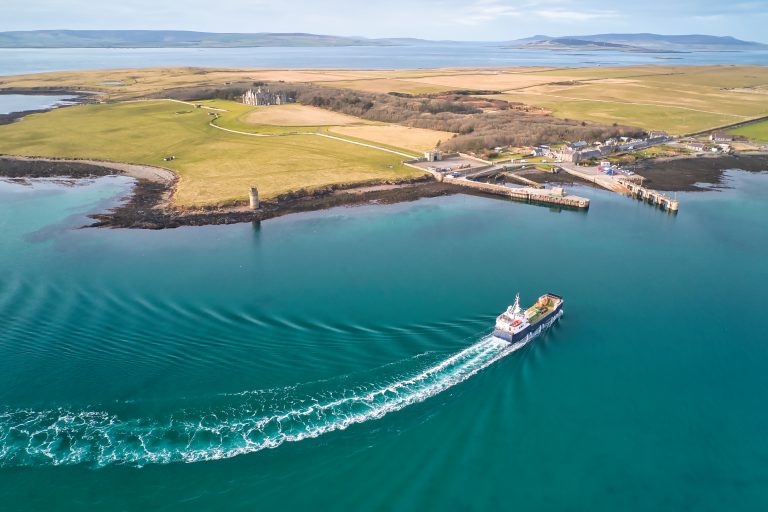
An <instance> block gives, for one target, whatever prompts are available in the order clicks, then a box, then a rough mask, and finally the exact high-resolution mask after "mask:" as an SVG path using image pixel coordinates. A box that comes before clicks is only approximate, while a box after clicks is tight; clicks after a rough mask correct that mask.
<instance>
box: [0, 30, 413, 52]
mask: <svg viewBox="0 0 768 512" xmlns="http://www.w3.org/2000/svg"><path fill="white" fill-rule="evenodd" d="M399 44H404V43H403V42H399V40H396V39H391V40H390V39H367V38H364V37H341V36H327V35H318V34H304V33H256V34H245V33H231V34H225V33H212V32H191V31H183V30H32V31H15V32H0V48H237V47H254V46H392V45H399Z"/></svg>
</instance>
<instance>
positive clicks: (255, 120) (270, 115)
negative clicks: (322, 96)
mask: <svg viewBox="0 0 768 512" xmlns="http://www.w3.org/2000/svg"><path fill="white" fill-rule="evenodd" d="M243 120H244V122H246V123H248V124H256V125H265V124H268V125H277V126H347V125H354V124H369V122H368V121H366V120H365V119H361V118H359V117H354V116H348V115H345V114H339V113H337V112H332V111H330V110H325V109H322V108H319V107H312V106H308V105H299V104H295V103H294V104H288V105H273V106H271V107H256V108H254V109H253V110H251V111H250V112H248V114H246V116H245V118H244V119H243Z"/></svg>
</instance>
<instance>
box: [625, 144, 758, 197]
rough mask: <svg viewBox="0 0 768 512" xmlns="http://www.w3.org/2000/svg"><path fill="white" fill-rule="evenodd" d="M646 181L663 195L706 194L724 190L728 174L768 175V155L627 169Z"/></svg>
mask: <svg viewBox="0 0 768 512" xmlns="http://www.w3.org/2000/svg"><path fill="white" fill-rule="evenodd" d="M628 167H629V168H631V169H632V170H633V171H634V172H636V173H637V174H639V175H641V176H643V177H645V178H646V181H645V184H646V185H647V186H649V187H650V188H653V189H656V190H660V191H664V192H703V191H706V190H712V188H713V187H723V186H725V183H724V180H723V178H724V176H725V173H726V171H728V170H731V169H740V170H743V171H749V172H765V171H768V153H758V152H755V153H737V154H732V155H703V156H695V157H691V156H677V157H668V158H655V159H651V160H643V161H641V162H638V163H635V164H632V165H631V166H628Z"/></svg>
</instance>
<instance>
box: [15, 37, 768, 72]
mask: <svg viewBox="0 0 768 512" xmlns="http://www.w3.org/2000/svg"><path fill="white" fill-rule="evenodd" d="M632 64H659V65H661V64H667V65H679V64H691V65H694V64H696V65H703V64H762V65H764V64H768V51H765V50H761V51H749V52H692V53H667V54H665V53H661V54H654V53H630V52H614V51H579V52H574V51H565V52H557V51H549V50H519V49H510V48H500V47H499V46H498V45H492V44H462V45H436V46H412V47H403V46H384V47H365V46H351V47H338V48H126V49H110V48H63V49H0V75H17V74H22V73H37V72H43V71H61V70H75V69H113V68H132V67H153V66H209V67H272V68H324V67H325V68H353V69H392V68H400V69H413V68H437V67H449V66H569V67H585V66H623V65H632Z"/></svg>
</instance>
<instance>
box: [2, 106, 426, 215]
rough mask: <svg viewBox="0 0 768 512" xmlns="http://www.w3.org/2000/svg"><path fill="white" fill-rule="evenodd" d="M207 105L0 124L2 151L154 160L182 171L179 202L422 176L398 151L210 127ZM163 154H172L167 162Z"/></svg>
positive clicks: (60, 114) (83, 112)
mask: <svg viewBox="0 0 768 512" xmlns="http://www.w3.org/2000/svg"><path fill="white" fill-rule="evenodd" d="M210 119H211V117H210V116H209V115H208V111H207V110H205V109H196V108H194V107H190V106H186V105H183V104H180V103H175V102H170V101H146V102H131V103H118V104H103V105H83V106H77V107H69V108H63V109H58V110H54V111H52V112H48V113H45V114H36V115H32V116H29V117H27V118H25V119H23V120H22V121H21V122H18V123H12V124H10V125H4V126H0V153H5V154H14V155H28V156H50V157H70V158H92V159H101V160H111V161H118V162H130V163H140V164H147V165H157V166H162V167H167V168H170V169H172V170H174V171H175V172H176V173H177V174H178V175H179V177H180V180H179V184H178V188H177V191H176V194H175V196H174V204H175V205H177V206H179V207H188V206H206V205H222V204H230V203H232V202H235V201H243V200H245V199H247V194H248V192H247V191H248V187H249V186H251V185H256V186H258V187H259V192H260V194H261V196H262V197H264V198H270V197H274V196H275V195H278V194H281V193H285V192H288V191H291V190H296V189H300V188H316V187H321V186H325V185H330V184H340V183H353V182H355V183H356V182H368V181H375V180H397V179H406V178H411V177H415V176H420V175H421V173H420V172H419V171H416V170H415V169H412V168H409V167H405V166H403V165H402V163H401V160H402V157H399V156H397V155H393V154H390V153H386V152H383V151H379V150H375V149H371V148H366V147H362V146H357V145H354V144H349V143H345V142H341V141H336V140H332V139H327V138H323V137H318V136H314V135H288V136H280V137H250V136H247V135H238V134H231V133H228V132H224V131H221V130H217V129H216V128H213V127H211V126H209V125H208V122H209V121H210ZM166 155H175V156H176V160H173V161H170V162H164V161H163V157H164V156H166Z"/></svg>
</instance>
